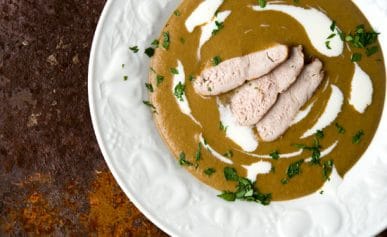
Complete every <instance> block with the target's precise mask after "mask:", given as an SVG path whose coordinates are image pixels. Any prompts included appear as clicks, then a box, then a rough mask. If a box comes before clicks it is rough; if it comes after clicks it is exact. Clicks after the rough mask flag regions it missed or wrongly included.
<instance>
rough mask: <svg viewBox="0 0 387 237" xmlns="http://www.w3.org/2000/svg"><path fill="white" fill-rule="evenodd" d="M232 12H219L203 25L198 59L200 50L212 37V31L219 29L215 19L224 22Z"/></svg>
mask: <svg viewBox="0 0 387 237" xmlns="http://www.w3.org/2000/svg"><path fill="white" fill-rule="evenodd" d="M230 14H231V11H223V12H219V13H218V14H216V16H215V17H214V18H213V19H212V20H211V21H210V22H208V23H207V24H205V25H203V26H202V33H201V35H200V40H199V48H198V51H197V57H198V59H200V50H201V49H202V47H203V45H204V44H205V43H206V42H207V41H208V40H209V39H210V38H211V36H212V32H213V31H214V30H216V29H217V26H216V23H215V21H217V22H224V21H225V20H226V18H227V17H228V16H229V15H230Z"/></svg>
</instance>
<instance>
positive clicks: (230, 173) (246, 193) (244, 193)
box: [218, 167, 271, 205]
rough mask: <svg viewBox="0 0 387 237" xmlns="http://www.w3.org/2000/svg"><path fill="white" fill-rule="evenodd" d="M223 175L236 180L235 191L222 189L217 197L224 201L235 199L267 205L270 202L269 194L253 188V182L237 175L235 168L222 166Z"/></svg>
mask: <svg viewBox="0 0 387 237" xmlns="http://www.w3.org/2000/svg"><path fill="white" fill-rule="evenodd" d="M224 177H225V178H226V180H228V181H235V182H237V186H236V190H235V192H231V191H223V192H222V193H221V194H219V195H218V197H220V198H222V199H224V200H226V201H235V200H236V199H239V200H244V201H250V202H257V203H261V204H262V205H268V204H270V202H271V194H270V193H269V194H263V193H260V192H259V190H258V189H257V188H255V182H254V183H253V182H252V181H251V180H249V179H246V178H242V177H239V176H238V174H237V172H236V170H235V169H234V168H231V167H226V168H224Z"/></svg>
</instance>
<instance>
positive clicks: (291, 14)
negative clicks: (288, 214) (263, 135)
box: [149, 0, 386, 200]
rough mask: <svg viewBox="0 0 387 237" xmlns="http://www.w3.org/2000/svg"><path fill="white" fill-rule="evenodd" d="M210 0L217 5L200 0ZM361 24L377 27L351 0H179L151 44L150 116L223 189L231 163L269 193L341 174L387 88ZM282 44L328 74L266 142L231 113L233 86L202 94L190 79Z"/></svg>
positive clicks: (193, 166) (292, 191)
mask: <svg viewBox="0 0 387 237" xmlns="http://www.w3.org/2000/svg"><path fill="white" fill-rule="evenodd" d="M211 1H213V3H212V4H215V5H216V6H210V7H208V6H207V7H203V6H202V7H201V6H200V5H201V4H206V3H204V2H211ZM284 6H285V7H284ZM200 8H202V10H201V9H200ZM204 8H205V9H206V10H203V9H204ZM211 8H212V9H214V10H213V11H212V12H211ZM343 9H346V10H345V11H343ZM195 14H196V16H195ZM303 14H304V15H303ZM305 14H306V15H305ZM308 14H309V15H312V16H315V17H311V18H308V17H303V16H307V15H308ZM309 15H308V16H309ZM319 17H320V18H319ZM321 17H322V18H321ZM324 17H325V18H324ZM319 19H325V20H329V24H327V23H326V22H324V21H320V20H319ZM333 21H334V22H335V23H333ZM308 24H309V26H308ZM359 25H364V27H361V26H359ZM358 26H359V27H358ZM356 27H358V28H356ZM356 29H363V30H358V32H357V33H358V34H357V35H358V36H360V37H361V36H362V32H363V33H364V32H372V28H371V27H370V25H369V23H368V21H367V20H366V18H365V17H364V16H363V14H362V13H361V12H360V11H359V9H357V7H356V6H355V5H354V4H353V3H352V1H350V0H342V1H339V2H338V1H336V0H300V1H299V2H298V3H294V1H293V0H288V1H281V2H280V3H278V1H276V3H270V2H267V5H266V6H263V5H262V6H259V5H258V4H257V1H256V0H238V1H228V0H226V1H221V0H206V1H197V0H185V1H183V2H182V4H181V5H180V6H179V7H178V9H177V10H176V11H175V12H174V14H173V15H172V16H171V17H170V19H169V21H168V23H167V24H166V26H165V28H164V29H163V31H162V33H161V36H160V38H159V40H158V42H159V43H158V44H157V42H154V44H153V45H154V47H155V48H156V50H155V54H154V56H153V57H152V61H151V70H150V74H149V75H150V81H149V83H150V84H152V90H151V91H152V92H151V93H150V103H152V105H153V106H154V108H155V113H154V119H155V122H156V125H157V127H158V129H159V132H160V134H161V135H162V137H163V138H164V140H165V142H166V144H167V145H168V147H169V148H170V150H171V151H172V153H173V154H174V155H175V157H176V159H177V161H178V162H179V163H180V164H181V165H182V166H183V167H184V168H186V169H187V171H189V172H190V173H192V175H194V176H196V177H197V178H198V179H200V180H201V181H202V182H204V183H206V184H207V185H210V186H212V187H214V188H216V189H218V190H230V191H233V190H235V185H236V183H235V182H233V181H230V180H226V178H225V175H224V169H225V168H226V167H232V168H234V169H235V170H236V172H237V174H238V175H239V176H240V177H247V178H248V179H250V180H252V181H256V182H255V184H254V185H255V186H256V187H257V188H258V189H259V191H260V192H261V193H271V195H272V199H273V200H288V199H294V198H298V197H301V196H304V195H307V194H310V193H313V192H316V191H317V190H319V188H321V186H322V185H323V184H324V182H329V181H328V180H329V175H330V173H331V171H332V170H333V172H336V171H337V173H338V174H339V175H340V176H342V177H344V175H345V173H346V172H347V171H348V170H349V169H350V168H351V167H352V166H353V165H354V164H355V163H356V162H357V161H358V160H359V158H360V157H361V156H362V154H363V153H364V152H365V150H366V149H367V147H368V145H369V144H370V142H371V139H372V138H373V136H374V133H375V130H376V128H377V126H378V123H379V120H380V117H381V113H382V108H383V102H384V96H385V87H386V85H385V75H386V74H385V68H384V62H383V57H382V52H381V48H380V45H379V44H378V42H377V41H376V42H374V43H372V44H370V45H368V46H365V45H360V46H359V45H356V39H351V38H350V37H352V36H353V38H355V37H356ZM206 32H207V33H206ZM208 32H210V34H208ZM321 32H322V33H321ZM325 32H328V34H325ZM351 35H352V36H351ZM363 35H364V34H363ZM370 35H372V34H370ZM340 36H341V37H342V39H340ZM322 37H323V38H322ZM201 38H202V39H201ZM319 40H320V41H319ZM200 42H201V43H200ZM321 42H322V43H321ZM278 43H280V44H284V45H287V46H289V47H292V46H297V45H302V46H303V52H304V54H305V64H308V63H309V62H311V60H312V59H313V58H314V57H316V58H319V59H320V60H321V61H322V62H323V64H324V66H323V70H324V72H325V76H324V79H323V81H322V83H321V84H320V86H319V87H318V89H317V90H316V91H315V93H314V94H313V96H312V98H311V99H310V100H308V102H307V103H306V104H305V105H304V106H303V107H302V108H301V111H300V113H299V114H298V115H297V119H296V120H295V121H294V123H293V125H292V126H291V127H289V129H288V130H287V131H286V132H285V133H284V134H283V135H282V136H281V137H280V138H278V139H276V140H275V141H273V142H263V141H260V138H259V136H258V134H257V131H256V129H255V127H254V126H253V127H242V128H241V127H240V126H239V127H238V125H235V124H231V123H230V121H228V120H227V116H228V114H227V111H225V110H227V106H228V101H229V97H230V96H231V95H232V94H233V91H231V92H228V93H224V94H221V95H219V96H210V97H203V96H200V95H198V94H197V93H196V92H195V90H194V88H193V86H192V81H193V80H195V78H196V77H197V76H198V75H200V74H201V72H202V71H203V70H204V69H205V68H208V67H213V66H214V65H216V64H218V63H219V62H220V61H225V60H227V59H230V58H234V57H240V56H243V55H247V54H249V53H252V52H256V51H259V50H264V49H266V48H268V47H270V46H273V45H274V44H278ZM376 47H377V48H376ZM360 54H361V55H362V57H361V58H360V56H359V55H360ZM222 113H223V114H222ZM225 113H226V114H225ZM235 126H236V127H235ZM232 132H234V134H231V133H232ZM238 139H239V140H238Z"/></svg>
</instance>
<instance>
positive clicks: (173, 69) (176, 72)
mask: <svg viewBox="0 0 387 237" xmlns="http://www.w3.org/2000/svg"><path fill="white" fill-rule="evenodd" d="M169 71H170V72H171V73H172V74H174V75H177V74H179V71H178V70H177V69H176V68H173V67H171V68H170V69H169Z"/></svg>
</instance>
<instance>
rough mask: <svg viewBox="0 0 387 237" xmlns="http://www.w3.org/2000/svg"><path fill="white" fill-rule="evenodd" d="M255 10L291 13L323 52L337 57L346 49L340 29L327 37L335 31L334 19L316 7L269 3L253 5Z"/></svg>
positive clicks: (311, 40) (312, 41)
mask: <svg viewBox="0 0 387 237" xmlns="http://www.w3.org/2000/svg"><path fill="white" fill-rule="evenodd" d="M252 9H253V10H254V11H270V10H274V11H279V12H282V13H285V14H288V15H290V16H291V17H293V18H294V19H296V20H297V21H298V22H299V23H300V24H301V25H302V26H303V27H304V29H305V31H306V33H307V35H308V37H309V39H310V42H311V43H312V45H313V46H314V47H315V48H316V49H317V50H318V51H319V52H320V53H322V54H324V55H326V56H328V57H336V56H339V55H340V54H342V52H343V49H344V43H343V41H342V40H341V39H340V36H339V34H338V32H337V31H338V30H339V29H336V31H335V32H334V33H336V35H335V36H334V37H333V38H331V39H329V40H328V39H327V37H328V36H330V35H331V34H332V33H333V32H332V31H331V30H330V26H331V24H332V20H331V19H330V18H329V17H328V16H327V15H325V14H324V13H323V12H321V11H319V10H317V9H315V8H310V9H305V8H302V7H296V6H290V5H282V4H267V5H266V7H265V8H261V7H260V6H253V7H252ZM327 41H329V42H330V43H329V45H330V48H331V49H328V47H327V46H326V42H327Z"/></svg>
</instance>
